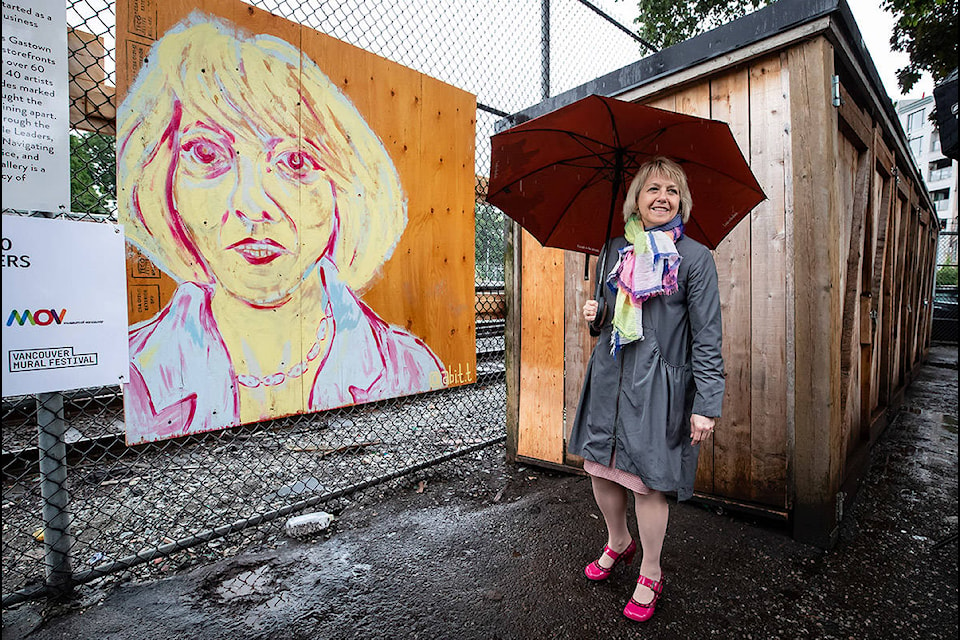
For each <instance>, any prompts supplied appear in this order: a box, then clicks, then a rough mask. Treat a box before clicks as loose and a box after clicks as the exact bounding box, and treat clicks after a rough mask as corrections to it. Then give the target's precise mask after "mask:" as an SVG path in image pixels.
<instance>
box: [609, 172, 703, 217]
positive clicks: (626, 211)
mask: <svg viewBox="0 0 960 640" xmlns="http://www.w3.org/2000/svg"><path fill="white" fill-rule="evenodd" d="M657 174H661V175H663V176H665V177H667V178H669V179H670V180H673V181H674V182H676V183H677V186H678V187H679V188H680V214H681V215H682V216H683V218H682V220H683V223H684V224H686V223H687V221H688V220H689V219H690V211H691V210H692V209H693V196H691V195H690V186H689V185H688V184H687V174H686V173H685V172H684V170H683V167H681V166H680V165H679V164H677V163H676V162H674V161H673V160H671V159H670V158H667V157H665V156H655V157H653V158H651V159H649V160H647V161H646V162H644V163H643V164H642V165H640V168H639V169H638V170H637V174H636V175H635V176H633V180H632V181H631V182H630V188H629V189H627V197H626V199H625V200H624V201H623V220H624V222H626V221H627V219H628V218H629V217H630V216H633V215H637V214H638V213H639V210H638V209H637V196H638V195H639V194H640V189H642V188H643V185H645V184H646V183H647V180H648V179H649V178H650V176H652V175H657Z"/></svg>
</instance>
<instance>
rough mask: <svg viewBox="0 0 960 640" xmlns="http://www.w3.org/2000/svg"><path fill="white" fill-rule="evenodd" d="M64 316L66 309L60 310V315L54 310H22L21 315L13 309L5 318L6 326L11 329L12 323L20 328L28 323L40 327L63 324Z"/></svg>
mask: <svg viewBox="0 0 960 640" xmlns="http://www.w3.org/2000/svg"><path fill="white" fill-rule="evenodd" d="M66 316H67V310H66V309H61V310H60V313H57V311H56V309H37V310H36V311H30V310H29V309H24V311H23V312H22V313H21V312H19V311H17V310H16V309H14V310H13V311H11V312H10V316H9V317H8V318H7V326H8V327H12V326H13V323H14V322H16V323H17V324H18V325H20V326H21V327H22V326H23V325H25V324H27V323H28V322H29V323H30V324H32V325H34V326H36V325H40V326H41V327H45V326H47V325H49V324H53V323H54V322H56V323H57V324H63V319H64V318H65V317H66Z"/></svg>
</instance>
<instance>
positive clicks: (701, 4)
mask: <svg viewBox="0 0 960 640" xmlns="http://www.w3.org/2000/svg"><path fill="white" fill-rule="evenodd" d="M770 2H771V0H689V1H688V2H683V1H682V0H681V1H678V0H639V2H638V8H639V9H640V17H638V18H637V19H636V20H635V21H634V22H636V24H637V32H638V33H639V34H640V37H641V38H643V39H645V40H647V41H648V42H651V43H653V44H655V45H656V46H658V47H660V48H663V47H669V46H670V45H672V44H677V43H678V42H683V41H684V40H687V39H689V38H692V37H693V36H695V35H697V34H698V33H703V32H704V31H709V30H710V29H713V28H714V27H718V26H720V25H721V24H724V23H726V22H730V21H731V20H734V19H736V18H739V17H741V16H744V15H746V14H747V13H750V12H751V11H755V10H756V9H759V8H760V7H763V6H765V5H767V4H769V3H770Z"/></svg>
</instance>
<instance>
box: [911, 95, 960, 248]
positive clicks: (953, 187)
mask: <svg viewBox="0 0 960 640" xmlns="http://www.w3.org/2000/svg"><path fill="white" fill-rule="evenodd" d="M935 107H936V102H935V101H934V98H933V96H932V95H930V96H924V97H922V98H919V99H916V100H901V101H900V102H897V103H896V108H897V115H898V116H899V118H900V124H901V125H902V126H903V130H904V131H905V132H906V134H907V139H908V140H909V141H910V150H911V151H912V152H913V159H914V160H916V162H917V167H919V169H920V172H921V174H923V180H924V182H925V183H926V185H927V190H928V191H929V192H930V197H931V198H932V199H933V206H934V207H935V208H936V210H937V217H938V218H940V228H941V229H945V230H947V231H957V185H958V183H957V166H958V163H957V161H956V160H951V159H950V158H947V157H946V156H944V155H943V153H942V152H941V150H940V134H939V132H938V130H937V124H936V121H934V120H931V119H930V114H931V113H932V112H933V110H934V108H935Z"/></svg>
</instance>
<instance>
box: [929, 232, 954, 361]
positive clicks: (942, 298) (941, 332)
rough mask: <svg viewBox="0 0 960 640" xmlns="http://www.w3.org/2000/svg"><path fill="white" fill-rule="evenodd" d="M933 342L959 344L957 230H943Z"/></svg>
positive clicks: (935, 292) (934, 292)
mask: <svg viewBox="0 0 960 640" xmlns="http://www.w3.org/2000/svg"><path fill="white" fill-rule="evenodd" d="M930 339H931V341H932V342H939V343H946V344H957V232H956V230H954V231H941V232H940V238H939V241H938V242H937V275H936V285H935V288H934V291H933V327H932V329H931V332H930Z"/></svg>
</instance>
